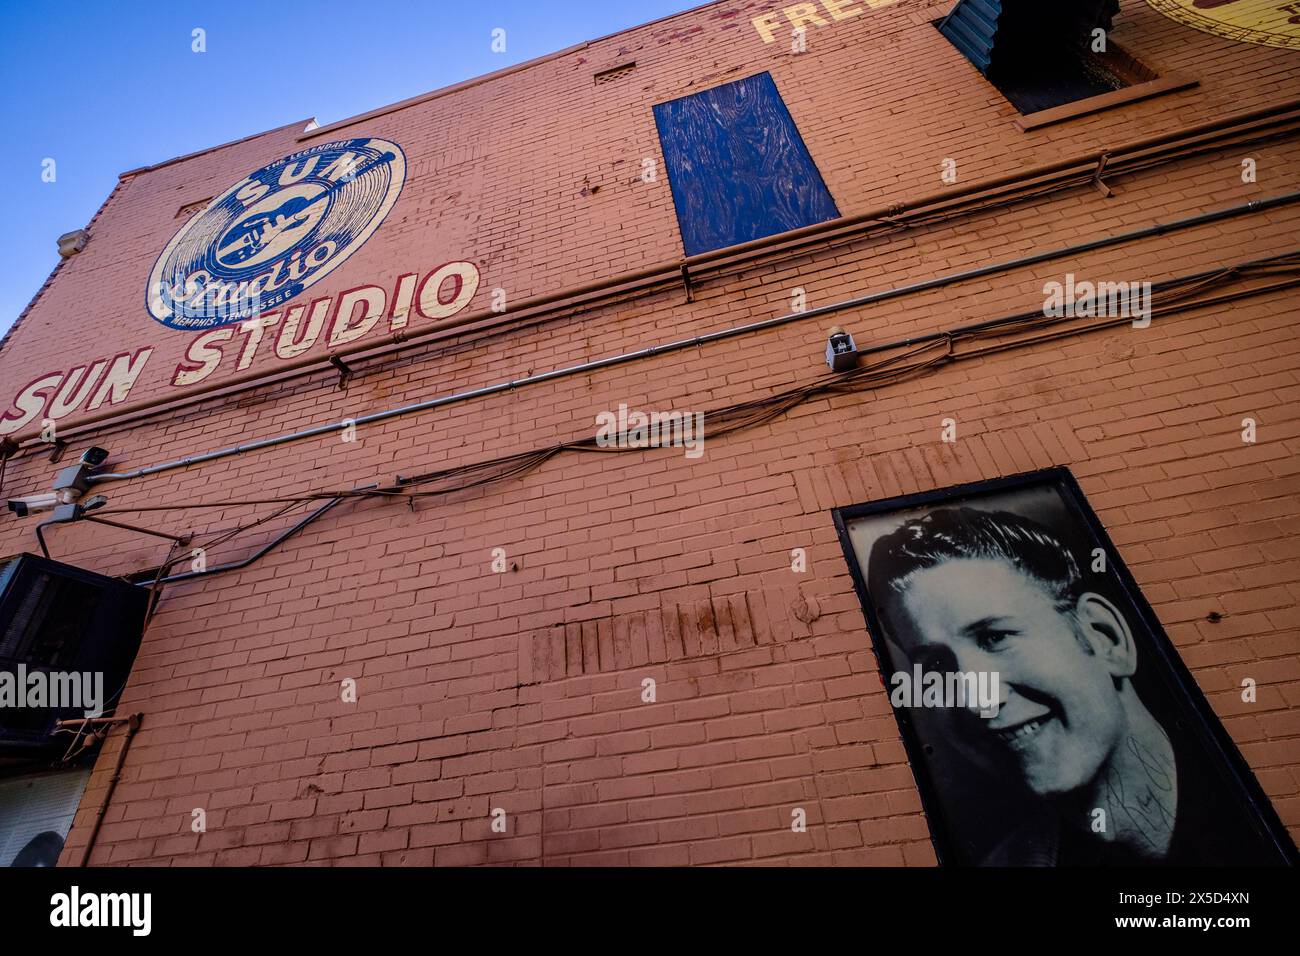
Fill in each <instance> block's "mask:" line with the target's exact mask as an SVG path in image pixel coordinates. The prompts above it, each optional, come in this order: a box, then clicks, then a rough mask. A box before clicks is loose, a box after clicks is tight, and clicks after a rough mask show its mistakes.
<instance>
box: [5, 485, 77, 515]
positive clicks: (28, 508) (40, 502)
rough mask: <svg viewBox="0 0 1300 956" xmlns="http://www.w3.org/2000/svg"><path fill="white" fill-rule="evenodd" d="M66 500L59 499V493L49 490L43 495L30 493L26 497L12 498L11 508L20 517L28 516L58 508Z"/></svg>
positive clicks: (10, 501) (10, 500)
mask: <svg viewBox="0 0 1300 956" xmlns="http://www.w3.org/2000/svg"><path fill="white" fill-rule="evenodd" d="M63 503H64V502H62V501H60V500H59V496H58V494H56V493H55V492H53V491H47V492H46V493H45V494H43V495H28V496H27V497H25V498H10V499H9V510H10V511H12V512H13V513H14V514H16V515H17V516H18V517H20V518H26V517H27V516H28V515H30V514H36V513H37V512H38V511H49V510H51V509H53V508H57V507H58V506H59V505H61V504H63Z"/></svg>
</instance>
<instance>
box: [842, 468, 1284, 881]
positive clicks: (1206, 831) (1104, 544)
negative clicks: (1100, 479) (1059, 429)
mask: <svg viewBox="0 0 1300 956" xmlns="http://www.w3.org/2000/svg"><path fill="white" fill-rule="evenodd" d="M836 520H837V524H838V526H839V529H840V534H841V541H842V543H843V544H844V547H845V552H846V554H847V556H848V558H849V561H850V564H851V565H852V567H853V571H854V577H855V583H856V585H857V588H858V592H859V597H860V598H861V600H862V603H863V606H864V611H865V614H866V619H867V625H868V629H869V631H870V632H871V635H872V640H873V642H874V645H875V650H876V655H877V658H878V660H879V662H880V665H881V673H882V677H883V678H884V679H885V683H886V686H887V687H890V686H891V681H892V682H895V684H905V683H907V682H908V681H910V680H911V677H910V675H912V674H916V675H918V676H919V675H921V674H940V675H942V674H954V673H955V674H957V675H963V676H966V677H967V678H968V679H969V680H971V686H975V685H974V675H978V676H979V678H980V681H981V684H980V686H981V687H986V686H987V687H991V688H995V690H996V692H995V694H994V695H993V698H994V699H993V701H992V703H993V706H991V707H990V706H989V704H990V700H977V699H975V698H974V696H973V695H972V696H971V697H970V699H965V700H962V699H958V700H951V699H941V697H940V695H938V694H936V695H935V696H934V697H933V698H925V699H923V698H922V697H921V696H920V695H919V694H918V695H916V696H915V698H908V699H907V700H906V706H898V703H899V700H898V698H895V699H894V703H895V708H896V709H895V714H896V716H897V717H898V718H899V722H900V725H901V726H902V729H903V734H904V739H905V742H906V743H907V746H908V753H909V757H910V759H911V763H912V767H913V771H914V773H915V774H916V777H917V782H918V785H919V787H920V789H921V793H922V798H923V802H924V804H925V809H926V815H927V819H928V820H929V824H930V828H931V831H932V833H933V835H934V837H935V843H936V850H937V852H938V854H939V857H940V860H941V861H942V862H944V863H951V864H957V865H983V866H1096V865H1147V864H1170V865H1233V864H1245V865H1251V864H1281V863H1285V862H1287V860H1288V859H1289V858H1290V856H1291V855H1292V854H1294V852H1295V851H1294V847H1293V846H1292V844H1291V842H1290V840H1289V838H1288V837H1287V835H1286V833H1285V831H1284V830H1283V829H1282V828H1281V825H1280V824H1279V823H1278V822H1277V818H1276V815H1275V814H1274V813H1273V811H1272V809H1271V807H1269V805H1268V803H1267V800H1266V799H1265V798H1264V797H1263V794H1262V792H1260V790H1259V788H1258V785H1257V784H1256V783H1255V781H1254V780H1253V778H1252V777H1251V776H1250V774H1249V771H1248V770H1247V769H1246V767H1245V764H1244V762H1243V761H1242V760H1241V758H1240V756H1239V755H1238V754H1237V752H1236V750H1235V748H1234V747H1233V745H1232V743H1231V741H1230V740H1229V739H1228V737H1227V735H1226V733H1224V731H1223V730H1222V727H1221V726H1220V725H1219V723H1218V721H1217V719H1216V718H1215V717H1214V715H1213V713H1212V712H1211V711H1210V709H1209V706H1208V704H1207V703H1206V702H1205V701H1204V699H1203V697H1202V696H1201V694H1200V691H1199V690H1198V689H1197V688H1196V685H1195V683H1194V681H1193V680H1192V678H1191V676H1190V674H1189V673H1188V672H1187V671H1186V668H1184V667H1183V666H1182V664H1181V661H1180V660H1179V659H1178V657H1177V652H1176V651H1175V649H1174V647H1173V646H1172V644H1170V642H1169V640H1168V638H1167V637H1166V636H1165V635H1164V633H1163V631H1162V630H1161V629H1160V626H1159V623H1158V621H1157V619H1156V618H1155V616H1154V614H1153V613H1152V611H1151V609H1150V607H1149V606H1148V605H1147V604H1146V602H1145V600H1144V599H1143V598H1142V595H1141V593H1140V592H1139V591H1138V589H1137V586H1136V584H1135V583H1134V582H1133V581H1132V578H1131V577H1130V576H1129V574H1128V572H1127V570H1126V569H1125V568H1124V567H1123V565H1122V563H1121V562H1120V559H1119V557H1118V554H1117V553H1116V552H1115V550H1114V548H1113V547H1112V546H1111V544H1110V542H1109V540H1108V539H1107V538H1106V536H1105V532H1104V531H1103V530H1102V529H1101V526H1100V524H1099V523H1098V522H1097V520H1096V518H1095V516H1094V515H1093V514H1092V512H1091V510H1090V509H1089V508H1088V506H1087V502H1086V501H1085V500H1084V499H1083V495H1082V493H1081V492H1080V491H1079V490H1078V487H1077V485H1075V483H1074V480H1073V478H1072V477H1071V476H1070V475H1069V473H1068V472H1066V471H1065V470H1064V469H1053V470H1052V471H1050V472H1043V473H1039V474H1037V475H1030V476H1022V477H1019V478H1014V479H1002V480H999V481H996V482H988V483H984V484H983V485H979V486H964V487H963V488H959V489H952V490H950V491H947V492H935V493H927V494H924V495H914V496H909V497H907V498H901V499H893V500H891V501H885V502H877V503H873V504H869V505H862V506H857V507H853V508H845V509H840V510H839V511H838V512H837V513H836Z"/></svg>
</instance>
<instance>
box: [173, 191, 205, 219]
mask: <svg viewBox="0 0 1300 956" xmlns="http://www.w3.org/2000/svg"><path fill="white" fill-rule="evenodd" d="M210 202H212V197H211V196H209V197H208V198H207V199H196V200H195V201H194V202H192V203H187V204H186V205H184V206H181V208H180V209H178V210H176V215H175V216H174V217H173V218H175V219H188V218H190V216H192V215H194V214H195V213H196V212H202V211H203V210H204V209H206V208H208V203H210Z"/></svg>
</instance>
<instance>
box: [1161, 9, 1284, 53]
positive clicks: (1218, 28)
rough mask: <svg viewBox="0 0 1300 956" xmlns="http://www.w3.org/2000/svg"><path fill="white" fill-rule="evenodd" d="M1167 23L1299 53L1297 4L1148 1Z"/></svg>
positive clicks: (1228, 38)
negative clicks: (1173, 21)
mask: <svg viewBox="0 0 1300 956" xmlns="http://www.w3.org/2000/svg"><path fill="white" fill-rule="evenodd" d="M1147 3H1149V4H1150V5H1151V6H1152V7H1154V8H1155V9H1157V10H1159V11H1160V12H1161V13H1163V14H1164V15H1165V16H1167V17H1169V18H1170V19H1173V20H1177V21H1178V22H1179V23H1185V24H1187V26H1189V27H1195V28H1196V29H1197V30H1201V31H1203V32H1205V33H1213V34H1214V35H1216V36H1221V37H1223V38H1224V39H1227V40H1240V41H1242V42H1243V43H1262V44H1264V45H1266V46H1280V47H1284V48H1286V49H1290V50H1300V0H1292V2H1289V3H1288V2H1286V0H1147Z"/></svg>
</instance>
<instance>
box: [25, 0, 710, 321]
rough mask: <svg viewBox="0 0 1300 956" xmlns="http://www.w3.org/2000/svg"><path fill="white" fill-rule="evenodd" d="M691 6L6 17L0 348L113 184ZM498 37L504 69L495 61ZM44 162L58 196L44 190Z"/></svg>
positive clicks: (631, 1)
mask: <svg viewBox="0 0 1300 956" xmlns="http://www.w3.org/2000/svg"><path fill="white" fill-rule="evenodd" d="M700 2H701V0H620V2H609V0H533V2H525V0H474V2H470V3H450V2H443V0H424V2H415V0H366V2H363V3H358V2H350V3H349V2H341V0H317V2H314V3H304V2H299V0H276V2H265V0H264V2H260V3H256V2H237V0H230V2H223V3H194V2H186V0H172V2H164V0H159V2H155V3H143V2H136V0H121V2H83V3H72V4H67V5H63V4H59V5H53V4H47V3H26V4H20V3H16V2H13V0H4V2H3V3H0V108H2V109H3V113H2V114H0V115H3V118H4V129H5V131H6V132H7V134H8V142H7V144H6V148H5V149H3V150H0V176H2V177H3V180H2V181H3V183H4V190H3V197H4V198H3V200H2V201H3V203H4V209H3V213H4V217H3V221H4V222H5V223H6V224H7V226H8V228H6V229H4V230H0V263H3V267H0V334H3V333H4V332H5V331H7V330H8V329H9V327H10V326H11V325H12V324H13V322H14V320H15V319H16V318H17V317H18V314H19V313H20V312H21V311H22V310H23V308H24V307H25V306H26V305H27V303H28V301H30V299H31V297H32V296H33V295H35V293H36V290H37V289H39V288H40V286H41V283H43V282H44V281H45V279H46V277H47V276H48V275H49V273H50V270H51V269H52V268H54V265H55V263H56V262H58V251H57V249H56V245H55V240H56V239H57V238H58V237H59V236H60V235H62V234H63V233H65V232H70V231H71V230H73V229H80V228H81V227H82V226H84V225H86V223H87V222H89V221H90V217H91V216H93V215H94V214H95V211H96V210H97V209H98V208H99V206H100V204H101V203H102V202H103V201H104V199H105V198H106V197H107V196H108V194H109V192H110V191H111V190H112V188H113V185H114V183H116V182H117V174H118V173H120V172H124V171H126V170H128V169H134V168H136V167H138V166H145V165H149V164H151V163H157V162H160V161H162V160H164V159H170V158H171V157H173V156H180V155H183V154H185V153H191V152H194V151H195V150H200V149H205V148H207V147H209V146H215V145H217V144H219V143H225V142H228V141H230V140H234V139H240V138H242V137H244V136H248V135H250V134H253V133H259V132H261V131H263V130H267V129H272V128H274V127H277V126H282V125H284V124H285V123H291V122H294V121H296V120H299V119H305V118H307V117H310V116H315V117H316V118H317V119H318V120H320V122H321V123H328V122H331V121H333V120H337V119H342V118H344V117H347V116H353V115H356V114H357V113H362V112H365V111H366V110H369V109H373V108H375V107H377V106H383V105H385V104H387V103H392V102H394V101H396V100H400V99H404V98H405V97H408V96H413V95H415V94H417V93H422V92H425V91H427V90H433V89H437V88H438V87H441V86H446V85H448V84H450V83H456V82H458V81H460V80H464V79H468V78H469V77H473V76H480V75H482V74H484V73H490V72H491V71H493V70H499V69H501V68H503V67H506V66H510V65H511V64H514V63H520V62H523V61H524V60H530V59H532V58H534V57H537V56H542V55H544V54H546V53H551V52H553V51H555V50H559V49H563V48H564V47H566V46H570V45H572V44H574V43H580V42H582V41H583V40H590V39H594V38H596V37H600V36H604V35H606V34H608V33H614V32H617V31H619V30H623V29H626V28H627V27H631V26H636V25H637V24H640V23H645V22H647V21H649V20H654V19H656V18H658V17H661V16H665V15H667V14H670V13H677V12H680V11H682V10H687V9H690V8H691V7H695V6H699V5H700ZM497 27H500V28H502V29H504V30H505V31H506V51H505V52H504V53H494V52H492V49H491V42H492V30H493V29H494V28H497ZM195 28H201V29H203V30H204V31H206V45H207V51H206V52H204V53H201V54H199V53H195V52H193V51H192V50H191V46H192V43H193V31H194V29H195ZM46 159H53V160H54V161H55V167H54V172H55V176H56V178H55V181H54V182H44V181H42V170H43V168H44V166H43V163H44V160H46ZM143 281H144V278H143V277H142V278H141V282H143ZM86 307H87V309H90V310H93V309H94V303H93V302H88V303H87V304H86Z"/></svg>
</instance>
